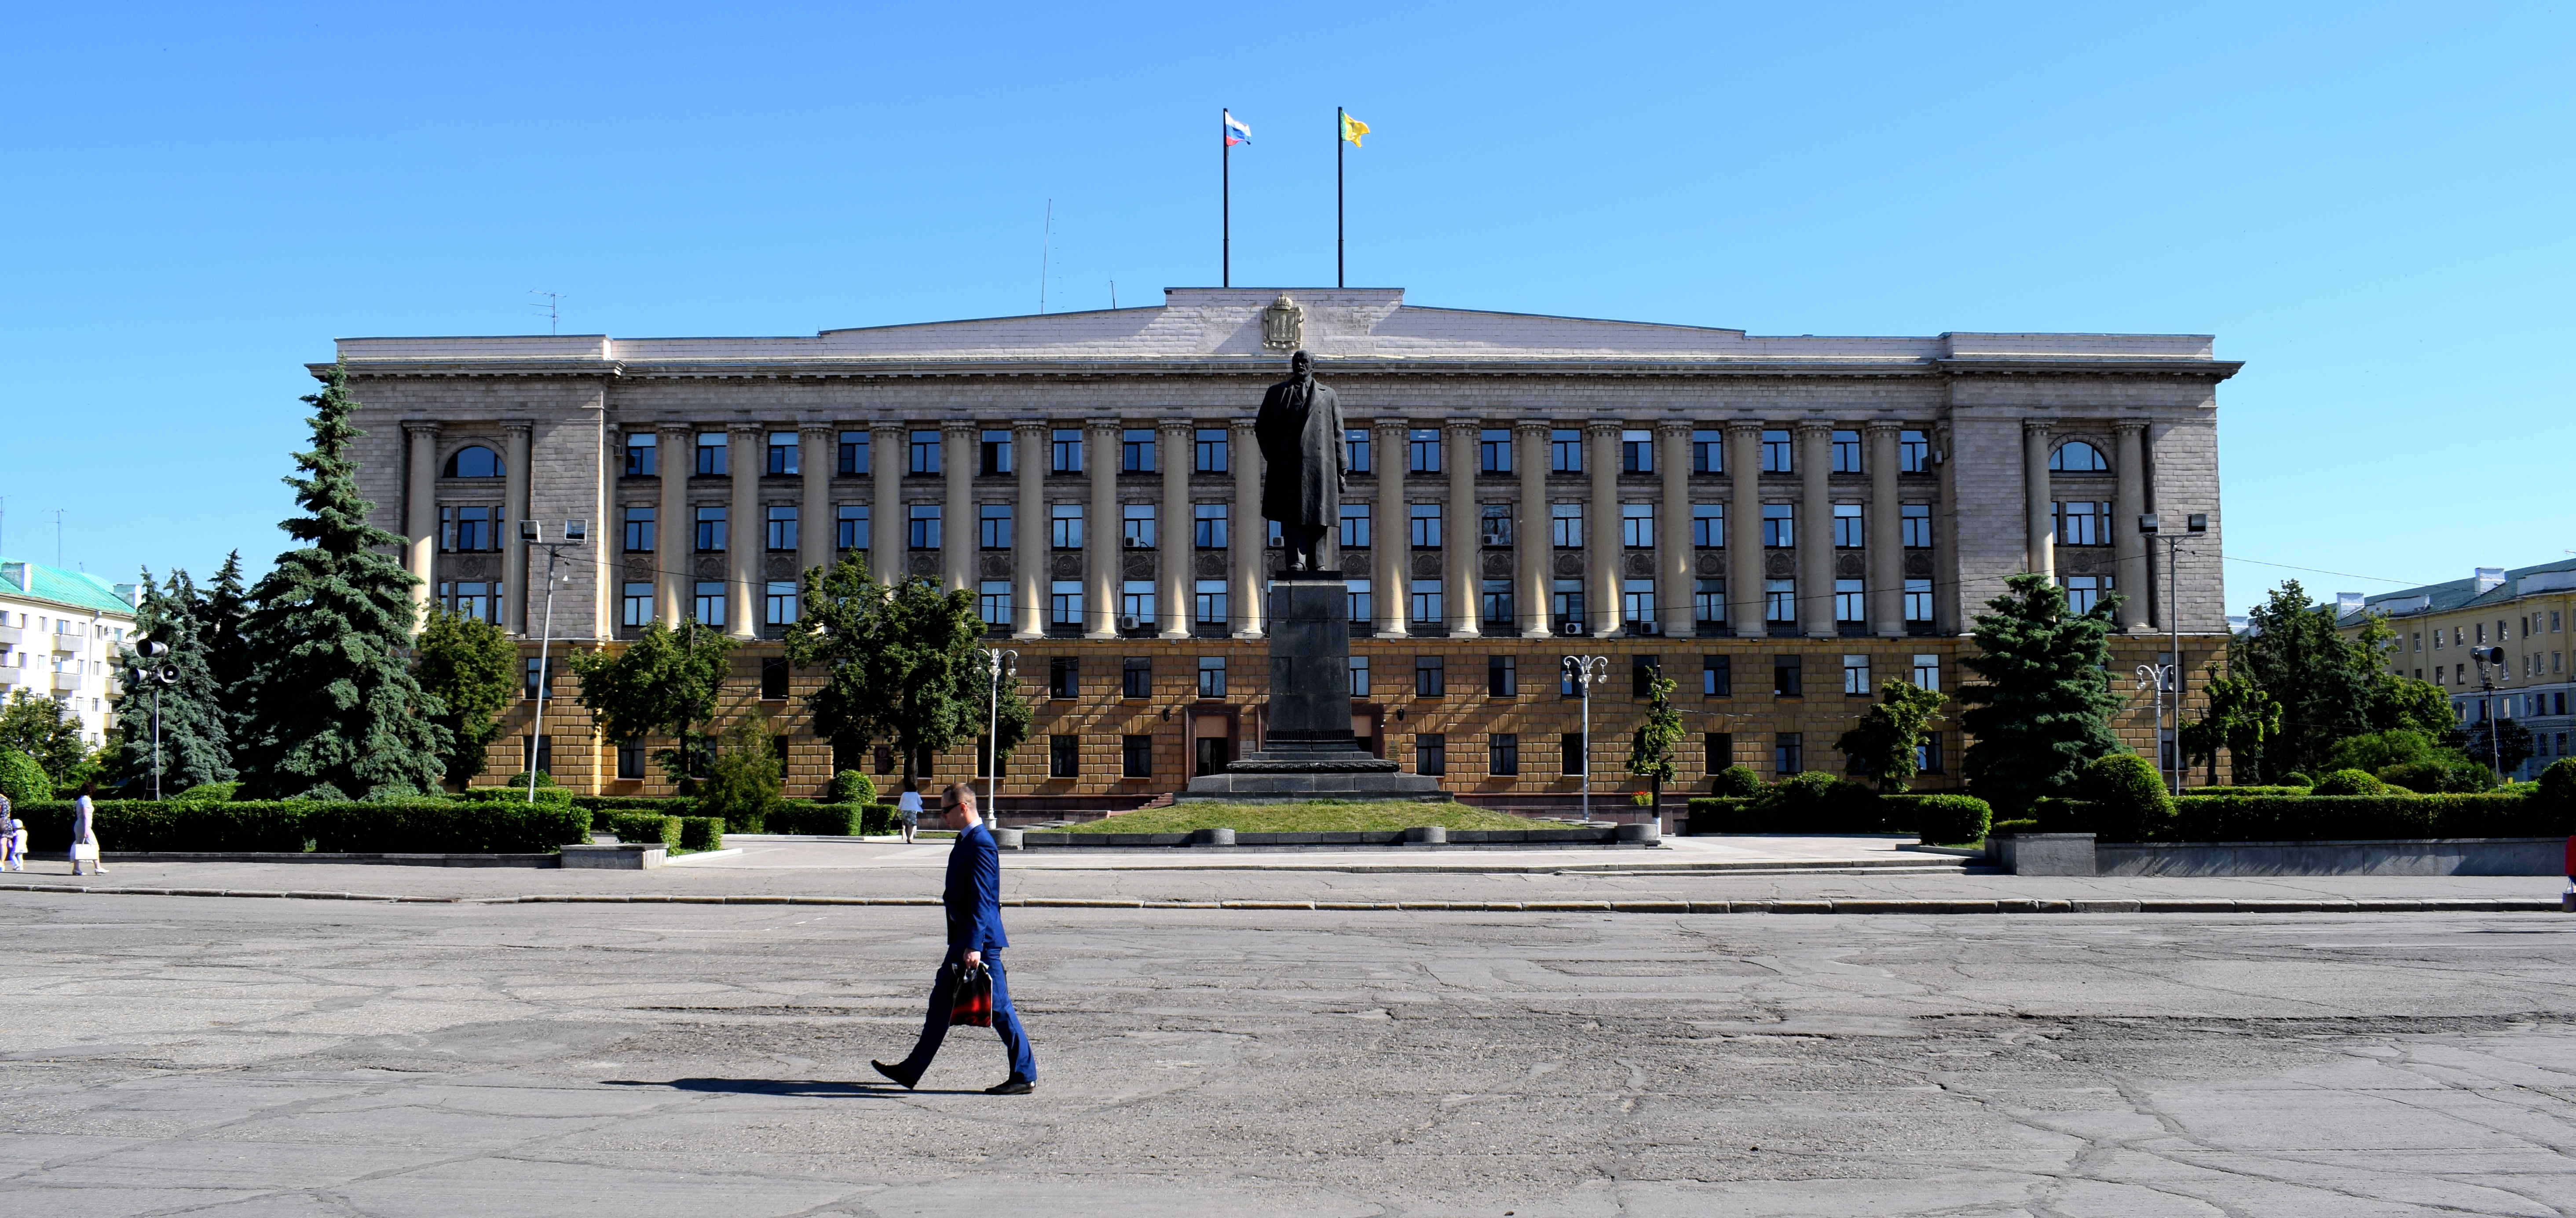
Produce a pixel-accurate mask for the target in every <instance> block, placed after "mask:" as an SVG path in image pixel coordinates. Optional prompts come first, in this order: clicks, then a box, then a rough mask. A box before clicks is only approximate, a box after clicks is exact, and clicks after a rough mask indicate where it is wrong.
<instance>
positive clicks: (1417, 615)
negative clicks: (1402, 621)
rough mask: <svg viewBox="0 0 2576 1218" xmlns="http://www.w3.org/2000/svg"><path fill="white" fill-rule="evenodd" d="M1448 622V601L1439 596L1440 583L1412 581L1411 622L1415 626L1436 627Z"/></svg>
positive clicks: (1420, 580) (1425, 580) (1434, 581)
mask: <svg viewBox="0 0 2576 1218" xmlns="http://www.w3.org/2000/svg"><path fill="white" fill-rule="evenodd" d="M1448 620H1449V611H1448V601H1447V598H1446V597H1444V596H1442V595H1441V589H1440V581H1439V580H1436V579H1417V580H1415V581H1413V621H1414V622H1415V624H1417V625H1423V626H1437V625H1440V624H1441V623H1443V622H1446V621H1448Z"/></svg>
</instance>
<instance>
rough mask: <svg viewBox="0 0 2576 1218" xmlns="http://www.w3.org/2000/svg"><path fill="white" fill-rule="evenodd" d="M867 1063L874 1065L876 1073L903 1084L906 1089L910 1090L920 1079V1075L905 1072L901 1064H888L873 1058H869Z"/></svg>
mask: <svg viewBox="0 0 2576 1218" xmlns="http://www.w3.org/2000/svg"><path fill="white" fill-rule="evenodd" d="M868 1064H869V1065H871V1066H874V1067H876V1068H877V1073H879V1074H882V1075H884V1076H886V1077H887V1078H890V1079H893V1080H894V1081H896V1082H898V1083H901V1084H903V1089H904V1090H906V1091H910V1090H912V1089H913V1086H914V1085H915V1084H917V1083H919V1082H920V1081H921V1076H920V1075H918V1074H911V1073H907V1072H906V1071H905V1070H904V1068H903V1067H901V1066H889V1065H887V1064H885V1063H884V1062H881V1061H875V1060H870V1061H869V1062H868Z"/></svg>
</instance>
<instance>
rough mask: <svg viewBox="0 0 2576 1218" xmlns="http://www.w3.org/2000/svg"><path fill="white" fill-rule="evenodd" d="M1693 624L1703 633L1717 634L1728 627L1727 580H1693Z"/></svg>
mask: <svg viewBox="0 0 2576 1218" xmlns="http://www.w3.org/2000/svg"><path fill="white" fill-rule="evenodd" d="M1691 625H1692V627H1693V628H1694V629H1696V630H1697V631H1698V632H1700V633H1702V634H1717V633H1719V632H1721V631H1723V630H1724V629H1725V628H1726V581H1725V580H1722V579H1700V580H1694V581H1692V587H1691Z"/></svg>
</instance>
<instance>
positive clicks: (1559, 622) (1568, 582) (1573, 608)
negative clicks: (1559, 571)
mask: <svg viewBox="0 0 2576 1218" xmlns="http://www.w3.org/2000/svg"><path fill="white" fill-rule="evenodd" d="M1548 595H1549V597H1550V598H1551V599H1552V600H1553V601H1554V602H1555V604H1554V605H1553V606H1551V608H1553V609H1554V610H1555V613H1554V614H1553V616H1554V617H1555V618H1556V622H1555V626H1556V632H1557V633H1558V634H1581V633H1583V632H1584V630H1585V629H1586V628H1587V627H1586V626H1585V625H1584V622H1585V620H1586V619H1585V617H1584V614H1583V581H1582V580H1579V579H1560V580H1556V581H1554V583H1553V584H1552V585H1551V586H1550V589H1549V593H1548Z"/></svg>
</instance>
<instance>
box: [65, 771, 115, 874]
mask: <svg viewBox="0 0 2576 1218" xmlns="http://www.w3.org/2000/svg"><path fill="white" fill-rule="evenodd" d="M96 794H98V784H97V783H94V782H85V783H82V784H81V790H80V798H78V799H75V800H73V801H72V849H71V855H72V874H73V875H79V874H80V873H81V853H82V851H81V847H82V846H87V847H89V856H90V864H89V866H90V873H91V874H93V875H106V874H107V865H106V864H105V863H102V862H100V861H99V858H100V856H101V854H102V853H104V852H102V851H100V850H99V848H98V830H97V828H96V827H95V826H94V825H93V824H92V821H93V820H94V818H95V817H96V816H97V814H98V809H97V808H96V807H94V806H92V805H91V803H90V801H89V797H90V796H92V795H96Z"/></svg>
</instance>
